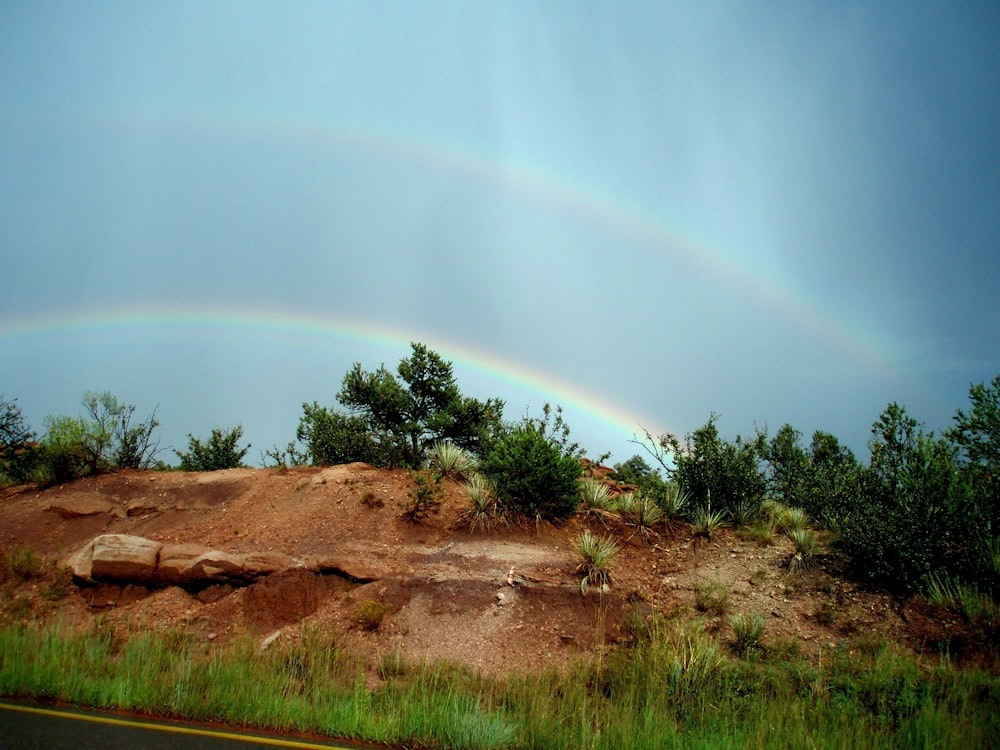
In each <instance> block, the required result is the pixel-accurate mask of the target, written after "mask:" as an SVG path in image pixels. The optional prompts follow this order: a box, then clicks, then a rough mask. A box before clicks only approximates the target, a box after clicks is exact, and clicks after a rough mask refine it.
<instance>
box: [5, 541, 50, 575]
mask: <svg viewBox="0 0 1000 750" xmlns="http://www.w3.org/2000/svg"><path fill="white" fill-rule="evenodd" d="M7 568H8V569H9V570H10V574H11V576H12V577H13V578H14V580H15V581H28V580H31V579H32V578H40V577H41V576H42V573H43V571H44V569H45V560H44V559H43V558H42V556H41V555H39V554H38V553H37V552H35V550H34V549H33V548H32V547H31V546H30V545H27V544H15V545H14V546H13V547H12V548H11V549H10V551H9V552H8V553H7Z"/></svg>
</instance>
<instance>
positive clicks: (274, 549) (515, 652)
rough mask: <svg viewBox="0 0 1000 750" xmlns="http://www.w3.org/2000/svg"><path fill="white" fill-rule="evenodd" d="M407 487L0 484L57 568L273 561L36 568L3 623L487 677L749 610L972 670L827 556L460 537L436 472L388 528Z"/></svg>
mask: <svg viewBox="0 0 1000 750" xmlns="http://www.w3.org/2000/svg"><path fill="white" fill-rule="evenodd" d="M413 488H414V482H413V480H412V479H411V478H410V477H409V475H408V474H407V472H406V471H403V470H376V469H373V468H371V467H369V466H366V465H364V464H350V465H347V466H337V467H331V468H324V469H320V468H302V469H237V470H230V471H220V472H212V473H201V474H199V473H183V472H133V471H123V472H118V473H113V474H106V475H102V476H97V477H92V478H88V479H82V480H78V481H76V482H73V483H70V484H66V485H63V486H59V487H54V488H50V489H47V490H44V491H38V490H37V489H35V488H30V487H29V488H25V487H20V488H8V489H6V490H3V491H2V492H0V547H2V548H3V549H4V550H5V551H6V552H8V553H10V552H11V551H12V550H14V549H15V548H19V547H20V548H22V549H23V546H24V545H30V547H31V548H33V549H34V550H35V551H37V552H38V553H40V554H41V555H44V556H45V557H46V558H48V559H50V560H52V561H58V562H59V563H62V564H67V563H68V561H69V560H70V558H71V557H72V555H73V554H74V553H76V552H78V551H79V550H80V549H81V548H84V547H85V546H86V545H87V544H88V543H89V542H90V541H91V540H93V539H94V538H95V537H99V536H101V535H107V534H127V535H132V536H137V537H142V538H144V539H147V540H152V541H153V542H157V543H160V544H162V545H184V544H188V545H190V544H197V545H199V546H200V547H203V548H210V549H211V550H215V551H218V552H220V553H227V554H229V555H235V556H244V557H245V556H257V558H261V556H264V557H266V556H268V555H269V556H270V557H268V558H267V559H278V560H287V561H288V562H287V565H286V566H285V567H283V568H282V569H280V570H275V571H274V572H271V573H270V574H269V575H262V576H260V577H258V578H256V579H253V580H240V581H237V580H235V579H220V580H219V581H210V582H206V581H200V582H197V583H192V582H188V583H187V584H186V585H163V584H162V583H160V582H157V581H149V580H147V581H145V582H134V581H127V580H108V579H104V580H101V579H100V577H95V580H94V581H92V582H87V581H84V580H79V579H77V580H70V576H69V574H68V573H67V572H65V570H63V572H61V573H60V572H59V571H58V569H57V568H56V567H55V566H53V565H50V566H48V567H47V572H44V573H42V574H40V576H39V577H36V578H29V579H28V580H26V581H22V580H14V577H13V575H12V573H11V571H10V570H6V571H0V578H3V577H5V578H6V579H7V582H6V583H5V584H4V586H3V595H2V599H0V606H2V608H3V610H2V616H3V618H4V619H6V620H8V621H9V620H12V619H13V620H27V619H31V618H39V617H52V616H56V615H58V616H60V617H61V618H63V621H64V622H70V623H80V624H86V623H88V622H90V621H91V620H92V619H93V618H95V617H103V618H105V621H106V622H110V623H113V624H116V625H120V626H122V627H129V628H135V629H147V628H178V627H185V628H188V629H191V630H193V631H194V632H196V633H198V634H199V636H200V637H203V638H205V639H207V640H212V641H219V642H222V641H225V640H227V639H229V638H232V637H233V636H234V635H237V634H240V633H245V632H248V631H249V632H251V633H253V634H254V636H255V637H258V638H260V639H261V642H262V643H264V642H267V641H269V640H271V639H275V638H281V639H295V638H297V637H299V635H300V634H301V633H302V632H303V630H304V629H306V628H311V627H319V628H322V629H332V630H333V631H335V632H336V633H338V634H340V637H341V638H342V641H343V643H344V644H345V645H347V646H350V647H352V648H357V649H360V650H361V651H363V652H366V653H369V654H372V655H377V654H385V653H389V652H393V651H399V652H401V653H402V654H404V655H405V656H407V657H409V658H414V659H418V660H419V659H424V658H431V659H437V658H445V659H450V660H453V661H456V662H459V663H462V664H466V665H470V666H472V667H474V668H477V669H479V670H481V671H483V672H484V673H497V672H503V671H505V670H508V669H511V668H518V669H536V668H538V667H540V666H544V665H553V666H558V665H560V664H563V663H565V662H566V661H567V660H568V659H569V658H571V657H573V656H576V655H580V654H584V655H586V654H596V653H597V652H598V650H599V649H601V648H606V647H612V646H613V645H614V644H615V643H616V642H620V641H623V640H627V639H628V638H629V635H630V632H631V629H632V628H634V627H635V624H636V623H637V622H641V621H642V620H643V619H644V618H648V617H649V616H651V615H652V613H653V612H660V613H663V614H664V615H666V616H701V617H704V618H705V621H706V628H707V629H709V630H712V631H717V632H718V633H719V634H720V636H721V637H722V639H723V640H732V634H731V632H730V630H729V625H728V624H726V617H725V615H726V614H731V613H734V612H749V611H757V612H760V613H762V614H763V615H764V616H765V618H766V626H765V631H764V632H765V636H764V642H765V643H766V644H770V645H771V646H773V647H775V648H797V649H800V650H801V651H802V652H803V653H804V654H806V655H812V656H815V657H817V658H818V656H819V654H820V653H821V652H822V650H823V649H827V648H831V647H834V646H839V645H842V644H843V643H844V642H845V641H847V642H849V643H851V642H855V641H857V640H858V639H867V638H871V637H874V636H878V635H880V634H884V635H886V636H888V637H890V638H893V639H895V640H897V641H899V642H902V643H904V644H906V645H908V646H910V647H912V648H914V649H917V650H922V651H924V652H926V653H929V654H935V653H937V649H938V648H939V647H941V646H944V645H947V646H948V648H949V650H950V652H951V653H952V655H953V657H957V658H976V649H975V643H974V638H973V635H972V633H971V632H970V631H969V629H968V628H967V626H965V625H964V624H963V623H962V621H961V620H960V619H959V618H958V617H957V616H953V615H950V614H949V613H947V612H944V611H942V610H932V609H931V608H929V607H928V606H927V605H925V604H923V603H921V602H920V601H919V600H915V601H910V602H906V603H903V602H898V601H894V600H893V599H891V598H890V597H888V596H886V595H883V594H879V593H874V592H868V591H865V590H863V589H862V588H860V587H859V586H857V585H856V584H853V583H851V582H849V581H847V580H846V579H844V578H843V577H842V576H841V575H839V571H840V570H841V562H842V561H841V560H839V559H838V558H837V556H836V555H834V554H831V553H828V552H825V553H821V554H819V555H817V556H816V558H815V559H814V560H813V561H812V564H811V565H810V566H809V567H808V568H806V569H803V570H792V569H790V568H789V561H790V559H791V558H792V547H791V545H790V543H789V542H788V541H787V540H786V539H784V538H783V537H781V536H775V537H774V538H773V539H772V540H771V541H770V542H755V541H750V540H747V539H744V538H742V537H741V536H740V535H739V534H738V533H737V532H735V531H733V530H723V531H722V532H720V533H717V534H715V535H713V537H712V538H711V539H710V540H709V539H704V538H698V537H695V536H693V534H692V531H691V529H690V527H688V526H687V525H684V524H679V525H677V526H675V527H674V528H672V529H658V530H657V534H655V535H650V536H644V535H642V534H639V533H636V532H635V530H634V529H629V528H626V527H623V526H619V525H615V524H612V523H609V522H608V521H607V520H606V519H601V518H599V517H595V516H590V517H584V516H577V517H575V518H573V519H571V520H570V521H569V522H568V523H566V524H565V525H563V526H560V527H554V526H551V525H548V524H544V523H543V524H528V525H522V526H513V527H501V528H498V529H494V530H492V531H490V532H487V533H470V532H469V531H468V530H467V529H466V528H464V527H463V526H462V524H461V522H460V521H461V513H462V511H463V510H464V509H465V508H466V507H467V505H468V500H467V498H466V495H465V491H464V489H463V487H462V485H460V484H459V483H456V482H453V481H451V480H446V481H445V483H444V489H445V492H444V498H443V501H442V502H441V503H440V504H439V505H438V506H437V507H436V508H435V509H434V510H433V511H432V512H431V513H430V514H429V515H428V516H427V517H426V518H425V519H424V520H422V521H421V522H414V521H411V520H408V519H407V518H405V517H404V511H405V510H406V508H407V506H408V504H409V501H410V495H411V493H412V491H413ZM588 527H589V528H591V529H592V530H593V531H594V532H595V533H601V534H614V535H615V536H616V537H617V538H618V539H619V541H620V543H621V544H622V550H621V552H620V553H619V554H618V556H617V557H616V559H615V561H614V563H613V565H612V568H611V575H612V580H611V584H610V588H609V589H608V590H605V591H601V590H599V589H596V588H590V589H589V590H588V591H587V593H586V595H582V594H581V589H580V574H578V573H577V571H576V566H577V563H578V559H577V557H576V555H575V553H574V551H573V546H572V545H573V540H574V539H575V538H576V537H577V536H578V535H579V534H580V533H581V531H582V530H583V529H584V528H588ZM713 597H714V598H715V599H716V601H714V602H713V601H711V599H712V598H713ZM719 600H721V601H719ZM366 603H369V604H366ZM699 605H700V609H699Z"/></svg>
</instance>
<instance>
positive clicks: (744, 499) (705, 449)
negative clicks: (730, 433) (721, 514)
mask: <svg viewBox="0 0 1000 750" xmlns="http://www.w3.org/2000/svg"><path fill="white" fill-rule="evenodd" d="M717 419H718V416H717V415H716V414H712V415H711V416H710V417H709V420H708V422H707V423H706V424H705V425H704V426H703V427H700V428H698V429H697V430H695V431H694V432H693V433H692V434H690V435H688V436H687V437H686V438H685V439H684V441H683V442H682V441H681V440H680V439H678V438H677V437H676V436H674V435H663V436H661V437H660V438H659V442H660V445H661V447H662V448H663V449H666V450H669V451H670V452H671V454H672V455H673V460H674V463H675V464H676V469H675V470H674V474H673V476H674V479H675V480H676V481H677V483H678V484H680V486H681V487H682V488H683V489H684V491H685V492H686V493H687V494H688V495H689V496H690V498H691V501H692V502H694V503H697V504H699V505H702V506H705V505H707V503H708V499H709V495H711V498H712V503H713V504H714V505H715V506H716V507H717V508H718V509H719V511H726V512H728V513H729V515H730V516H733V517H739V518H741V519H745V520H752V519H753V517H755V516H756V513H757V509H758V507H759V505H760V502H761V500H762V499H763V497H764V492H765V490H766V488H767V487H766V483H765V481H764V477H763V475H762V474H761V471H760V467H759V463H760V453H761V452H762V450H763V445H764V442H765V436H757V437H756V438H754V439H753V440H744V439H743V438H741V437H739V436H737V437H736V440H735V441H733V442H729V441H727V440H724V439H723V438H722V437H721V436H720V435H719V430H718V427H716V424H715V423H716V420H717Z"/></svg>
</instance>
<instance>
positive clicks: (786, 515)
mask: <svg viewBox="0 0 1000 750" xmlns="http://www.w3.org/2000/svg"><path fill="white" fill-rule="evenodd" d="M775 522H776V523H777V524H778V528H780V529H781V530H782V531H783V532H785V534H787V535H789V536H791V534H792V532H793V531H795V530H797V529H804V528H805V527H806V526H808V525H809V516H808V514H807V513H806V512H805V511H804V510H802V508H785V509H784V510H783V511H782V512H781V513H779V514H778V517H777V518H776V519H775Z"/></svg>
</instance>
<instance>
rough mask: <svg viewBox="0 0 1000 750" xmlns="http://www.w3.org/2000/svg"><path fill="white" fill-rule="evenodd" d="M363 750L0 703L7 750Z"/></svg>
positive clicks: (1, 744) (1, 739)
mask: <svg viewBox="0 0 1000 750" xmlns="http://www.w3.org/2000/svg"><path fill="white" fill-rule="evenodd" d="M267 747H275V748H298V750H330V749H331V748H335V749H336V750H358V748H359V747H360V746H359V745H345V744H342V743H341V744H338V743H335V742H322V741H316V740H304V739H296V738H291V737H280V736H277V735H269V734H255V733H244V732H239V731H235V730H219V729H213V728H209V727H201V726H198V725H196V724H181V723H174V722H166V721H152V720H139V719H133V718H129V717H124V716H115V715H109V714H99V713H93V712H86V711H79V710H75V709H74V710H71V709H56V708H49V707H41V706H29V705H21V704H16V703H0V748H3V750H81V748H98V749H99V750H253V748H267Z"/></svg>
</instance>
